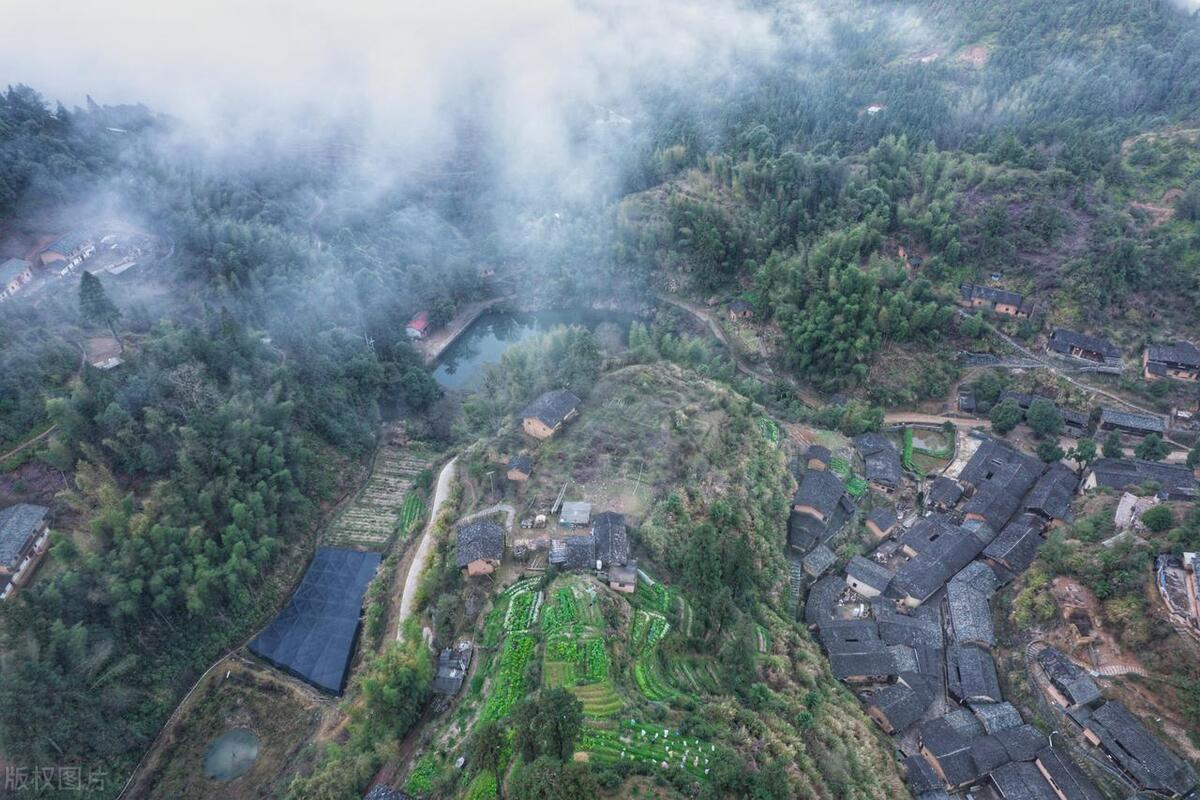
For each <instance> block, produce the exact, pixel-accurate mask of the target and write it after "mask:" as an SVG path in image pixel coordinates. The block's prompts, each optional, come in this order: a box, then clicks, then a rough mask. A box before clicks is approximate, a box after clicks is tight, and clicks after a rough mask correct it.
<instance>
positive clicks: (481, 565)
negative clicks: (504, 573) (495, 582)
mask: <svg viewBox="0 0 1200 800" xmlns="http://www.w3.org/2000/svg"><path fill="white" fill-rule="evenodd" d="M457 540H458V548H457V550H458V568H459V569H461V570H463V571H464V573H465V574H466V575H468V576H475V575H489V574H491V573H492V572H494V571H495V570H496V567H498V566H500V561H501V560H502V559H503V558H504V526H503V525H501V524H500V523H499V522H493V521H492V520H486V519H481V520H476V521H475V522H471V523H468V524H467V525H464V526H463V527H461V528H459V529H458V535H457Z"/></svg>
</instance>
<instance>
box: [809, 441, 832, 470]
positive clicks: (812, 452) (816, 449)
mask: <svg viewBox="0 0 1200 800" xmlns="http://www.w3.org/2000/svg"><path fill="white" fill-rule="evenodd" d="M804 458H805V460H806V461H812V460H813V459H816V460H817V461H820V462H821V463H822V464H826V465H828V464H829V461H830V459H832V458H833V453H831V452H830V451H829V448H828V447H826V446H825V445H822V444H814V445H810V446H809V448H808V452H806V453H805V454H804Z"/></svg>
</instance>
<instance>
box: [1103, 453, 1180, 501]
mask: <svg viewBox="0 0 1200 800" xmlns="http://www.w3.org/2000/svg"><path fill="white" fill-rule="evenodd" d="M1092 474H1093V475H1095V476H1096V483H1098V484H1099V485H1100V486H1108V487H1110V488H1113V489H1128V488H1130V487H1133V486H1140V485H1141V484H1143V483H1148V482H1151V481H1153V482H1154V483H1157V484H1158V485H1159V486H1161V487H1162V490H1163V491H1165V492H1166V493H1167V496H1168V498H1169V499H1171V500H1193V499H1195V498H1196V477H1195V475H1194V474H1193V473H1192V471H1191V470H1190V469H1188V468H1187V467H1186V466H1184V465H1182V464H1165V463H1161V462H1157V461H1143V460H1142V459H1140V458H1100V459H1097V460H1096V461H1095V462H1094V463H1093V464H1092Z"/></svg>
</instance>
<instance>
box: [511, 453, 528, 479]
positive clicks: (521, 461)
mask: <svg viewBox="0 0 1200 800" xmlns="http://www.w3.org/2000/svg"><path fill="white" fill-rule="evenodd" d="M508 468H509V469H515V470H520V471H521V472H524V473H525V474H526V475H530V474H532V473H533V459H532V458H530V457H529V456H526V455H515V456H513V457H512V458H510V459H509V460H508Z"/></svg>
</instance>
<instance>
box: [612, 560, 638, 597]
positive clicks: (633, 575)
mask: <svg viewBox="0 0 1200 800" xmlns="http://www.w3.org/2000/svg"><path fill="white" fill-rule="evenodd" d="M608 585H609V588H611V589H616V590H617V591H618V592H624V593H625V594H632V593H633V592H634V591H636V590H637V561H630V562H629V563H628V564H622V565H619V566H612V567H609V569H608Z"/></svg>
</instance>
